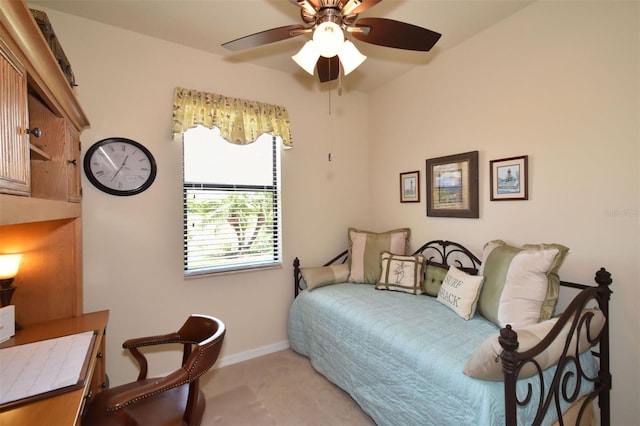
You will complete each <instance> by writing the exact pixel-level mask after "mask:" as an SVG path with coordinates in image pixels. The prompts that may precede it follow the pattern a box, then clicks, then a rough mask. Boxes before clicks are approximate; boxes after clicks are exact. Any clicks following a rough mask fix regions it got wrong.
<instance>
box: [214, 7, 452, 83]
mask: <svg viewBox="0 0 640 426" xmlns="http://www.w3.org/2000/svg"><path fill="white" fill-rule="evenodd" d="M289 1H290V2H291V3H293V4H295V5H297V6H298V7H300V16H301V17H302V21H303V22H304V25H300V24H297V25H286V26H284V27H278V28H272V29H270V30H266V31H261V32H259V33H255V34H251V35H248V36H244V37H241V38H238V39H236V40H232V41H229V42H227V43H224V44H222V46H223V47H225V48H227V49H229V50H234V51H236V50H243V49H248V48H252V47H257V46H261V45H264V44H269V43H274V42H276V41H281V40H286V39H289V38H292V37H297V36H299V35H301V34H311V33H312V34H313V40H310V41H308V42H307V43H306V44H305V45H304V46H303V48H302V49H301V50H300V52H298V53H297V54H296V55H294V56H293V57H292V59H293V60H294V61H296V63H298V65H300V66H301V67H302V68H303V69H305V71H307V72H308V73H309V74H312V75H313V74H314V70H315V69H317V71H318V77H319V79H320V81H321V82H326V81H331V80H335V79H337V78H338V75H339V72H340V65H341V64H342V67H343V71H344V74H345V75H346V74H349V73H350V72H351V71H353V70H354V69H355V68H357V67H358V66H359V65H360V64H361V63H362V62H363V61H364V60H365V59H366V56H364V55H362V54H361V53H360V52H359V51H358V49H357V48H356V47H355V45H354V44H353V43H352V42H351V41H349V40H347V39H346V38H345V32H346V33H347V34H349V35H351V36H352V37H353V38H355V39H357V40H360V41H364V42H367V43H371V44H376V45H379V46H385V47H392V48H395V49H404V50H417V51H424V52H427V51H429V50H431V48H432V47H433V46H434V45H435V44H436V42H437V41H438V40H439V39H440V36H441V34H439V33H437V32H434V31H431V30H428V29H426V28H422V27H418V26H416V25H412V24H407V23H405V22H400V21H394V20H392V19H385V18H361V19H358V14H360V13H362V12H364V11H365V10H367V9H369V8H371V7H373V6H375V5H376V4H378V3H380V2H381V1H382V0H289Z"/></svg>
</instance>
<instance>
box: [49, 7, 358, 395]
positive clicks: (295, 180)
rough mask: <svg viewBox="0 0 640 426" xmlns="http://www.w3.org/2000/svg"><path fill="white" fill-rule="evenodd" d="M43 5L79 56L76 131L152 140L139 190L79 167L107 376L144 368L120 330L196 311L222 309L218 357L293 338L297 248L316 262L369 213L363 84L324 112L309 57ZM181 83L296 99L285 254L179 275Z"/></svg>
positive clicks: (291, 103)
mask: <svg viewBox="0 0 640 426" xmlns="http://www.w3.org/2000/svg"><path fill="white" fill-rule="evenodd" d="M46 12H47V13H48V15H49V18H50V20H51V22H52V24H53V26H54V28H55V31H56V34H57V36H58V37H59V38H60V40H61V44H62V46H64V49H65V53H66V55H67V56H68V58H69V60H70V62H71V64H72V66H73V71H74V74H75V76H76V80H77V82H78V84H79V87H78V88H77V93H78V95H79V99H80V103H81V105H82V106H83V108H84V110H85V112H86V113H87V115H88V116H89V119H90V121H91V128H90V129H88V130H86V131H85V132H84V133H83V134H82V137H81V139H82V141H83V151H86V150H87V149H88V148H89V147H90V146H91V145H92V144H93V143H95V142H97V141H99V140H101V139H103V138H107V137H112V136H121V137H127V138H131V139H134V140H137V141H139V142H140V143H142V144H143V145H145V146H146V147H147V148H149V149H150V150H151V152H152V153H153V155H154V156H155V158H156V161H157V163H158V176H157V178H156V181H155V182H154V184H153V185H152V186H151V188H150V189H149V190H147V191H146V192H144V193H142V194H139V195H137V196H133V197H115V196H111V195H108V194H105V193H102V192H100V191H98V190H97V189H96V188H94V187H93V186H92V185H91V183H90V182H89V181H88V180H86V178H84V180H83V187H84V203H83V226H84V309H85V312H90V311H94V310H100V309H109V310H110V319H109V325H108V334H107V345H108V347H107V370H108V371H107V372H108V374H109V376H110V379H111V383H112V384H114V385H115V384H120V383H122V382H125V381H130V380H132V379H134V378H135V377H136V374H137V373H136V371H137V370H136V369H135V367H134V363H133V361H132V360H131V359H130V358H129V357H128V356H126V354H125V353H124V352H123V351H122V349H121V344H122V342H123V341H124V340H125V339H127V338H130V337H138V336H145V335H153V334H160V333H166V332H170V331H175V330H177V328H178V327H179V326H180V325H182V322H183V321H184V320H185V319H186V317H187V316H188V315H189V314H190V313H207V314H212V315H215V316H218V317H219V318H221V319H222V320H223V321H225V323H226V325H227V327H228V332H227V337H226V339H225V344H224V347H223V353H222V361H225V360H227V361H228V362H232V361H237V360H239V359H242V358H245V357H251V356H255V355H256V354H260V353H262V352H264V351H269V350H273V349H274V348H278V347H284V346H283V345H286V344H287V342H286V341H287V334H286V319H287V316H288V308H289V305H290V303H291V301H292V299H293V283H292V267H291V263H292V261H293V258H294V257H295V256H300V257H301V258H302V259H304V260H305V261H306V262H308V263H309V264H312V263H320V262H322V261H326V260H328V256H331V255H332V254H333V253H334V252H335V253H337V252H338V251H339V250H342V249H343V248H344V246H345V244H346V227H347V226H348V225H353V224H355V225H357V226H367V225H368V212H367V206H368V204H369V200H368V180H367V179H368V169H367V168H368V163H367V152H368V147H367V141H368V134H367V132H366V131H363V130H362V129H366V128H367V126H366V124H367V123H368V108H367V105H366V103H365V100H366V96H364V95H363V94H362V93H357V92H346V93H345V94H344V95H343V96H342V97H340V98H338V97H337V95H336V93H335V90H334V91H333V93H332V104H333V110H332V115H331V119H329V116H328V107H327V106H328V102H329V92H328V91H321V90H320V84H319V83H318V82H317V81H316V80H312V79H310V78H309V77H308V76H307V75H306V73H304V71H301V74H300V76H296V77H294V78H292V76H291V75H288V74H283V73H279V72H275V71H271V70H266V69H262V68H258V67H255V66H252V65H244V64H232V63H228V62H226V61H225V60H224V59H223V58H220V57H217V56H213V55H210V54H206V53H203V52H200V51H196V50H192V49H188V48H185V47H181V46H178V45H174V44H170V43H166V42H163V41H160V40H157V39H153V38H149V37H145V36H141V35H138V34H135V33H132V32H128V31H124V30H120V29H117V28H114V27H109V26H105V25H102V24H97V23H95V22H92V21H89V20H85V19H80V18H77V17H74V16H71V15H67V14H62V13H58V12H55V11H52V10H46ZM176 86H182V87H186V88H191V89H196V90H200V91H207V92H214V93H220V94H223V95H226V96H231V97H239V98H245V99H252V100H257V101H260V102H266V103H273V104H277V105H283V106H285V107H286V108H287V109H288V111H289V115H290V119H291V122H292V126H293V129H292V132H293V139H294V143H295V148H294V149H292V150H287V151H285V152H283V156H282V163H283V172H282V173H283V179H282V182H283V183H282V185H283V197H282V203H283V217H284V230H283V234H284V243H283V247H284V265H283V267H282V268H280V269H273V270H263V271H256V272H246V273H236V274H229V275H222V276H216V277H208V278H197V279H189V280H184V279H183V276H182V226H183V225H182V187H181V185H182V169H181V167H182V159H181V155H182V151H181V145H180V144H179V143H175V142H173V141H172V139H171V135H170V125H171V113H172V102H173V90H174V87H176ZM347 117H348V121H347ZM330 126H331V129H330V128H329V127H330ZM330 130H331V131H330ZM329 134H331V135H332V137H331V138H329ZM330 147H332V151H333V161H332V162H330V163H329V162H328V161H327V153H328V151H329V149H330ZM345 205H346V206H348V207H346V208H345ZM319 247H321V248H322V250H319V249H318V248H319ZM174 358H175V356H174V355H172V356H169V357H164V356H159V355H158V356H157V361H156V362H157V365H156V366H155V368H154V370H153V371H152V373H156V372H164V371H168V370H171V369H173V368H176V365H175V364H172V362H173V361H174Z"/></svg>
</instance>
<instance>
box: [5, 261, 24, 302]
mask: <svg viewBox="0 0 640 426" xmlns="http://www.w3.org/2000/svg"><path fill="white" fill-rule="evenodd" d="M20 259H22V255H21V254H1V255H0V302H2V307H5V306H8V305H9V304H11V296H12V295H13V292H14V291H15V290H16V288H15V286H13V285H12V284H13V280H14V278H15V276H16V275H17V274H18V269H20Z"/></svg>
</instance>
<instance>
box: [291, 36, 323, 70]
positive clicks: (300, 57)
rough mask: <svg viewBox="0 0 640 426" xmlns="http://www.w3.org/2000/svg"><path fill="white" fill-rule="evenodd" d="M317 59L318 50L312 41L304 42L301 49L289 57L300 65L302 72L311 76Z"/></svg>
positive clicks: (318, 56)
mask: <svg viewBox="0 0 640 426" xmlns="http://www.w3.org/2000/svg"><path fill="white" fill-rule="evenodd" d="M319 58H320V52H318V49H317V48H316V46H315V44H314V42H313V41H312V40H309V41H308V42H306V43H305V44H304V46H302V49H300V51H299V52H298V53H296V54H295V55H293V56H292V57H291V59H293V60H294V61H295V62H296V64H298V65H300V67H301V68H302V69H303V70H305V71H306V72H308V73H309V74H311V75H313V73H314V71H315V69H316V63H317V62H318V59H319Z"/></svg>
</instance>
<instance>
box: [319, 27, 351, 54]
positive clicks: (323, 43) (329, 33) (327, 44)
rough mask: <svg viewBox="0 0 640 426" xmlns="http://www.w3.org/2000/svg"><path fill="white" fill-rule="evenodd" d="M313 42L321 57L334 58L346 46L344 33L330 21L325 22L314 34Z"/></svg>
mask: <svg viewBox="0 0 640 426" xmlns="http://www.w3.org/2000/svg"><path fill="white" fill-rule="evenodd" d="M313 41H314V43H315V44H316V48H317V49H318V51H319V52H320V56H324V57H325V58H333V57H334V56H336V55H337V54H338V52H340V49H341V48H342V45H343V44H344V33H343V32H342V28H340V27H339V26H338V25H337V24H335V23H333V22H330V21H328V22H323V23H322V24H320V25H318V28H316V29H315V31H314V32H313Z"/></svg>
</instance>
